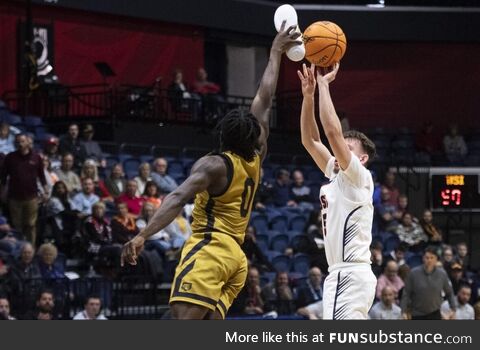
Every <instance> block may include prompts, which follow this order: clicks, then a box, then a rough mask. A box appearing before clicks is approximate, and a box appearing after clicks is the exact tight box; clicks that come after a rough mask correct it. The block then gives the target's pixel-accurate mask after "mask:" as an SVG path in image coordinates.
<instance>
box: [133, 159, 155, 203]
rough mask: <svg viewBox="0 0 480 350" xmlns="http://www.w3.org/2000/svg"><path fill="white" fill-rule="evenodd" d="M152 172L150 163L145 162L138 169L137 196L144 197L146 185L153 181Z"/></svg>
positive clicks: (136, 179) (136, 178) (136, 177)
mask: <svg viewBox="0 0 480 350" xmlns="http://www.w3.org/2000/svg"><path fill="white" fill-rule="evenodd" d="M151 172H152V169H151V167H150V163H147V162H144V163H142V164H140V166H139V167H138V176H135V178H134V180H135V181H136V182H137V196H141V195H143V192H145V185H146V184H147V182H148V181H152V177H151Z"/></svg>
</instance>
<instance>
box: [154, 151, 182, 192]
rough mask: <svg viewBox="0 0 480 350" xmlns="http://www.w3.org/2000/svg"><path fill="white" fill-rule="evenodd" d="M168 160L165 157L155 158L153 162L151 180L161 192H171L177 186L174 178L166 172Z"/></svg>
mask: <svg viewBox="0 0 480 350" xmlns="http://www.w3.org/2000/svg"><path fill="white" fill-rule="evenodd" d="M167 168H168V162H167V160H166V159H165V158H157V159H155V161H154V162H153V170H154V171H153V172H152V174H151V176H152V180H153V181H154V182H155V183H156V184H157V186H158V188H159V189H160V191H161V192H162V193H170V192H173V191H174V190H175V189H176V188H177V187H178V185H177V183H176V182H175V180H174V179H173V178H172V177H171V176H170V175H168V174H167Z"/></svg>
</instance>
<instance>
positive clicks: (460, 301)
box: [441, 285, 475, 320]
mask: <svg viewBox="0 0 480 350" xmlns="http://www.w3.org/2000/svg"><path fill="white" fill-rule="evenodd" d="M471 294H472V289H471V288H470V286H467V285H462V286H460V288H459V290H458V292H457V295H456V297H455V306H456V308H455V310H456V311H455V312H452V309H451V308H450V306H449V304H448V301H447V300H445V301H444V302H443V303H442V308H441V311H442V318H443V319H444V320H473V319H475V310H474V309H473V307H472V305H470V304H469V303H468V301H469V300H470V296H471Z"/></svg>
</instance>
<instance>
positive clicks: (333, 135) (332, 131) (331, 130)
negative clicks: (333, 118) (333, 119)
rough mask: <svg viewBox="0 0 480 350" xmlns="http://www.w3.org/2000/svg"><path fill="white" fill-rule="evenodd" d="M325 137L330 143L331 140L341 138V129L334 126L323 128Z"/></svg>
mask: <svg viewBox="0 0 480 350" xmlns="http://www.w3.org/2000/svg"><path fill="white" fill-rule="evenodd" d="M324 131H325V135H326V136H327V139H328V140H329V141H330V142H331V140H336V139H338V138H343V133H342V128H341V127H340V128H339V127H336V126H333V125H332V126H328V127H325V128H324Z"/></svg>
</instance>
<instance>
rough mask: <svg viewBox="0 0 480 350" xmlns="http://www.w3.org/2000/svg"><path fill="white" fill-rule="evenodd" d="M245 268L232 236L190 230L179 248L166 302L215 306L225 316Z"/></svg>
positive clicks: (209, 307) (241, 285)
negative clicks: (180, 254)
mask: <svg viewBox="0 0 480 350" xmlns="http://www.w3.org/2000/svg"><path fill="white" fill-rule="evenodd" d="M247 269H248V266H247V258H246V257H245V254H244V253H243V251H242V249H241V248H240V245H239V244H238V243H237V242H236V241H235V240H234V239H233V238H232V237H230V236H228V235H226V234H223V233H216V232H213V233H194V234H193V235H192V236H191V237H190V238H189V239H188V240H187V242H186V243H185V246H184V247H183V250H182V256H181V259H180V263H179V265H178V266H177V269H176V271H175V278H174V280H173V285H172V291H171V294H170V303H172V302H176V301H183V302H187V303H192V304H196V305H201V306H204V307H206V308H208V309H210V310H212V311H215V310H216V309H218V310H219V311H220V313H221V315H222V317H223V318H225V315H226V314H227V311H228V309H229V308H230V306H231V305H232V303H233V301H234V300H235V298H236V297H237V295H238V293H240V291H241V290H242V288H243V285H244V284H245V280H246V278H247Z"/></svg>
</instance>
